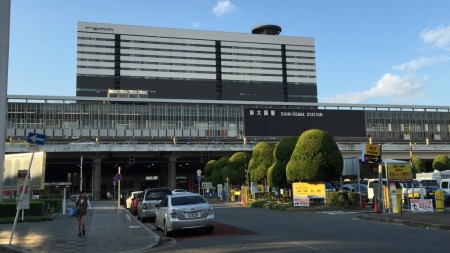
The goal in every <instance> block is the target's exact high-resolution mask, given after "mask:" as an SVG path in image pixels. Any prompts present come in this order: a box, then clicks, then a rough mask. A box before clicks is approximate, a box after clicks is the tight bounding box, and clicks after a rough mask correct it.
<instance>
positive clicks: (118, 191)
mask: <svg viewBox="0 0 450 253" xmlns="http://www.w3.org/2000/svg"><path fill="white" fill-rule="evenodd" d="M117 173H118V174H119V175H120V166H119V169H118V172H117ZM119 177H120V176H119ZM117 181H118V182H117V210H120V180H117Z"/></svg>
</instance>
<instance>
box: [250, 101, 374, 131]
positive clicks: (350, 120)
mask: <svg viewBox="0 0 450 253" xmlns="http://www.w3.org/2000/svg"><path fill="white" fill-rule="evenodd" d="M244 124H245V134H246V135H247V136H299V135H301V134H302V133H303V132H304V131H307V130H310V129H321V130H324V131H326V132H328V133H329V134H331V135H332V136H342V137H365V136H366V127H365V120H364V111H362V110H352V111H344V110H320V109H294V108H292V109H290V108H287V109H263V108H246V109H244Z"/></svg>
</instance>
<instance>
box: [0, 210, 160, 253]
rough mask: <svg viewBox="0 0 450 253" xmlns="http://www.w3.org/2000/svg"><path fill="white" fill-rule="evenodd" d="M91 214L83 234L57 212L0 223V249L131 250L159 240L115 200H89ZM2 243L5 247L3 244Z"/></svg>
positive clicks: (43, 250) (30, 250)
mask: <svg viewBox="0 0 450 253" xmlns="http://www.w3.org/2000/svg"><path fill="white" fill-rule="evenodd" d="M91 205H92V207H93V208H94V215H93V216H92V218H91V217H89V215H88V216H86V236H84V237H81V238H80V237H78V230H77V221H76V218H73V217H69V216H68V215H67V214H62V213H60V214H57V215H56V216H55V217H54V218H53V220H52V221H45V222H32V223H30V222H28V223H17V225H16V232H15V233H14V238H13V241H12V246H13V247H12V248H13V249H14V250H13V251H7V250H8V249H7V248H8V247H9V246H10V245H9V240H10V236H11V230H12V227H13V224H0V252H5V251H6V252H33V253H34V252H42V253H44V252H96V253H101V252H108V253H113V252H134V251H140V250H144V249H149V248H152V247H154V246H156V245H157V244H158V243H159V236H158V235H157V234H156V233H155V232H153V231H152V230H151V229H150V228H149V227H147V226H145V225H143V224H141V223H140V222H139V221H138V220H137V219H136V218H134V217H132V215H131V214H130V213H129V212H128V211H127V210H125V209H122V208H121V209H120V210H117V202H115V201H91ZM5 246H6V247H5Z"/></svg>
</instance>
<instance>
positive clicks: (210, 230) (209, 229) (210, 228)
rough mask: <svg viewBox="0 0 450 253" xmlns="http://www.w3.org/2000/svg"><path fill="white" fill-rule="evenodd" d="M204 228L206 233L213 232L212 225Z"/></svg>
mask: <svg viewBox="0 0 450 253" xmlns="http://www.w3.org/2000/svg"><path fill="white" fill-rule="evenodd" d="M205 230H206V233H207V234H211V233H212V232H214V227H207V228H206V229H205Z"/></svg>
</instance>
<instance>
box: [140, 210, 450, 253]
mask: <svg viewBox="0 0 450 253" xmlns="http://www.w3.org/2000/svg"><path fill="white" fill-rule="evenodd" d="M359 215H361V213H357V212H322V213H318V212H286V211H285V212H281V211H271V210H264V209H255V208H242V207H216V208H215V216H216V220H217V221H218V225H217V228H216V229H215V232H214V233H213V234H205V233H203V232H202V231H193V232H183V233H177V234H175V235H174V237H172V238H164V236H162V237H161V245H160V246H158V247H156V248H154V249H152V250H151V251H149V252H155V251H157V252H195V253H215V252H258V253H260V252H325V253H326V252H346V253H349V252H350V253H351V252H364V253H370V252H377V253H379V252H383V253H386V252H408V253H411V252H446V251H448V248H449V246H448V242H447V240H448V238H450V232H449V231H442V230H429V229H425V228H416V227H408V226H403V225H395V224H388V223H377V222H372V221H361V220H357V219H353V218H354V217H357V216H359ZM150 226H151V225H150ZM159 233H160V235H162V233H161V232H159Z"/></svg>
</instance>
